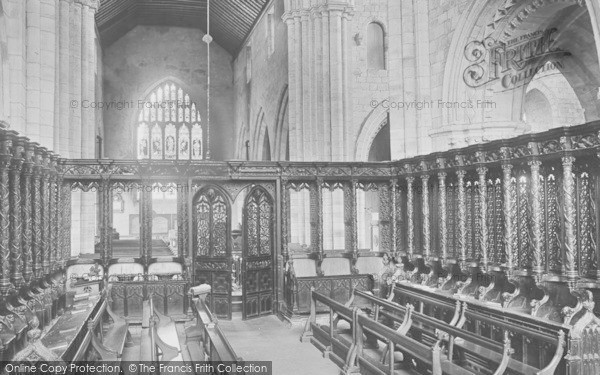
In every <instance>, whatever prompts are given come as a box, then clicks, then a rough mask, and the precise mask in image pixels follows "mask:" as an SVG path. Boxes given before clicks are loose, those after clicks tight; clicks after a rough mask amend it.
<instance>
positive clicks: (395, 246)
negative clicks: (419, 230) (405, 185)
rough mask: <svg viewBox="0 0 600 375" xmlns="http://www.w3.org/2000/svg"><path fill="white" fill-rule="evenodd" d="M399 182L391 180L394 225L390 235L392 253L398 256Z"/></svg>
mask: <svg viewBox="0 0 600 375" xmlns="http://www.w3.org/2000/svg"><path fill="white" fill-rule="evenodd" d="M397 191H398V180H397V179H395V178H394V179H392V180H390V196H391V200H392V202H391V204H392V206H391V211H392V212H391V215H392V217H391V220H392V225H391V228H390V235H391V240H392V243H391V246H392V249H391V250H392V253H393V254H396V253H397V252H398V192H397Z"/></svg>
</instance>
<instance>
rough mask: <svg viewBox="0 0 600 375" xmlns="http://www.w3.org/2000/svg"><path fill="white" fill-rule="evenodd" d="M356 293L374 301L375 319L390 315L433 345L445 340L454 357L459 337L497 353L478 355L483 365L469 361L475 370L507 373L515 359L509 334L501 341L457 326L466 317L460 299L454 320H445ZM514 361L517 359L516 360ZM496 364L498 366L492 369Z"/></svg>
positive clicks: (404, 330) (462, 360)
mask: <svg viewBox="0 0 600 375" xmlns="http://www.w3.org/2000/svg"><path fill="white" fill-rule="evenodd" d="M354 295H355V296H356V297H359V298H361V299H364V300H367V301H369V302H370V303H371V304H373V306H374V309H375V311H376V314H375V317H374V318H375V320H376V319H377V318H378V315H379V316H384V317H386V318H387V319H388V321H389V322H392V323H395V325H396V326H398V327H399V328H398V330H399V331H401V332H402V334H406V335H408V336H410V337H412V338H414V339H415V340H417V341H419V342H421V343H424V344H425V345H427V346H430V347H431V346H433V345H436V344H437V343H438V342H440V340H441V341H442V342H443V343H444V345H445V347H446V349H447V357H448V358H450V359H454V355H453V354H454V350H453V349H454V347H455V342H456V341H458V342H461V343H465V344H466V345H470V346H472V347H478V348H481V349H482V350H484V351H492V352H494V353H496V354H497V356H496V357H495V359H497V361H493V363H490V361H488V357H486V356H485V355H481V356H479V357H478V358H477V359H478V360H479V364H480V365H479V366H476V365H474V364H472V363H471V362H469V363H468V366H467V367H468V368H469V369H470V370H472V371H477V372H478V373H481V374H503V373H504V371H505V370H506V368H507V366H508V364H509V363H510V362H511V361H512V360H511V358H510V355H511V354H512V349H511V347H510V340H509V337H508V334H505V335H504V337H503V340H502V341H501V342H502V344H501V343H498V342H496V341H493V340H491V339H488V338H485V337H481V336H478V335H476V334H474V333H472V332H469V331H466V330H463V329H460V328H458V327H456V324H457V323H459V322H460V319H461V318H464V314H461V311H460V310H461V304H460V303H457V304H456V311H455V314H454V318H453V319H452V321H451V322H444V321H442V320H438V319H435V318H432V317H430V316H427V315H424V314H422V313H420V312H418V311H413V307H412V305H410V304H409V305H407V307H403V306H400V305H398V304H395V303H393V302H390V301H388V300H383V299H381V298H377V297H375V296H373V295H369V294H367V293H364V292H361V291H355V292H354ZM457 360H458V363H461V364H462V363H467V361H466V360H465V358H463V357H459V358H457ZM513 362H515V363H516V361H513ZM492 368H493V369H495V370H490V369H492Z"/></svg>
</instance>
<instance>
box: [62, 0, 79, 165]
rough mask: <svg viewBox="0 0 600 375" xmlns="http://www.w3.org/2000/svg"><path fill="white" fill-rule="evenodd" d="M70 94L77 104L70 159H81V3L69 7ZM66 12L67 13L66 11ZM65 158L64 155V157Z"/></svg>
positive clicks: (71, 124) (73, 112)
mask: <svg viewBox="0 0 600 375" xmlns="http://www.w3.org/2000/svg"><path fill="white" fill-rule="evenodd" d="M69 8H70V9H69V44H70V54H69V67H70V69H69V71H70V76H69V92H70V101H72V102H73V103H76V104H77V105H76V106H73V107H72V108H71V109H70V112H69V133H68V134H69V154H68V155H69V157H71V158H80V157H81V155H82V144H81V135H82V119H81V114H82V108H81V99H82V96H83V95H82V79H81V77H82V65H81V51H82V45H81V43H82V38H81V35H82V32H81V31H82V29H81V20H82V18H81V17H82V16H81V12H82V6H81V1H80V0H78V1H74V2H73V3H72V4H71V6H70V7H69ZM65 12H66V11H65ZM63 156H64V155H63Z"/></svg>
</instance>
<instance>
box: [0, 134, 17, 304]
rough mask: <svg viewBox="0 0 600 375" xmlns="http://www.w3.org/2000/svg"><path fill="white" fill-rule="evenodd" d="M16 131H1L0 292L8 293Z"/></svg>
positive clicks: (9, 287)
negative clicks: (12, 171)
mask: <svg viewBox="0 0 600 375" xmlns="http://www.w3.org/2000/svg"><path fill="white" fill-rule="evenodd" d="M15 137H16V133H15V132H12V131H6V132H3V133H0V294H1V295H2V296H6V295H8V292H9V290H10V289H11V287H12V285H11V283H10V242H9V238H10V231H9V226H10V200H9V199H10V194H9V183H10V181H9V171H10V167H11V161H12V153H11V149H12V147H13V141H14V139H15Z"/></svg>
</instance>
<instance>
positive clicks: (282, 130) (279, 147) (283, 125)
mask: <svg viewBox="0 0 600 375" xmlns="http://www.w3.org/2000/svg"><path fill="white" fill-rule="evenodd" d="M288 104H289V92H288V85H285V87H284V88H283V90H282V92H281V95H280V97H279V105H278V107H277V108H278V110H277V119H276V123H275V136H274V138H273V140H274V142H275V144H274V145H273V146H274V152H273V153H272V155H273V157H274V158H275V160H286V159H287V158H286V156H287V155H289V150H288V143H289V142H288V140H289V126H290V122H289V117H288Z"/></svg>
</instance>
